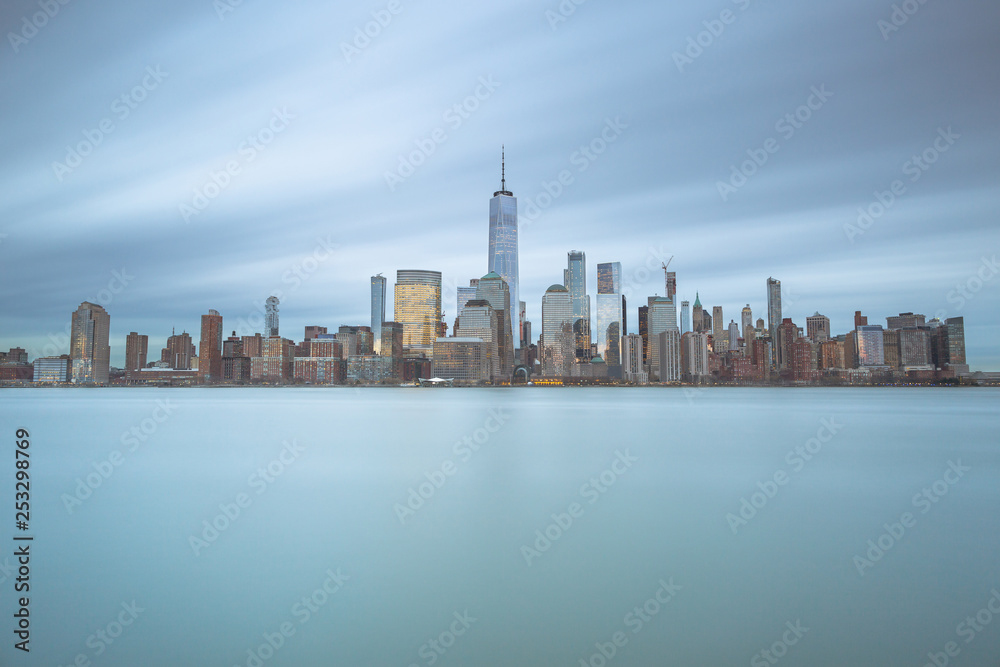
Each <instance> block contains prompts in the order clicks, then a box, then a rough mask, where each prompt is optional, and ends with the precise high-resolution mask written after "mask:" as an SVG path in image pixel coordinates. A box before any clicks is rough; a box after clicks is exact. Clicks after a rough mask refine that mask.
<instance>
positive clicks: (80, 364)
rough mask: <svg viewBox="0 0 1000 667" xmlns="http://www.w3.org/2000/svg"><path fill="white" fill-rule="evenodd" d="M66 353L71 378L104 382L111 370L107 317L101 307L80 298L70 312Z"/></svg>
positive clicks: (86, 382) (82, 382) (81, 382)
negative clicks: (69, 362)
mask: <svg viewBox="0 0 1000 667" xmlns="http://www.w3.org/2000/svg"><path fill="white" fill-rule="evenodd" d="M70 331H71V335H70V348H69V354H70V359H72V364H73V378H72V381H73V382H74V383H77V384H107V382H108V375H109V373H110V369H111V346H110V344H109V339H110V338H109V337H110V334H111V317H110V316H109V315H108V313H107V311H105V310H104V308H103V307H102V306H99V305H97V304H96V303H90V302H89V301H84V302H83V303H81V304H80V307H79V308H77V309H76V311H75V312H74V313H73V321H72V325H71V330H70Z"/></svg>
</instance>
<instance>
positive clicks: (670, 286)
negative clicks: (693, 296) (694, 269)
mask: <svg viewBox="0 0 1000 667" xmlns="http://www.w3.org/2000/svg"><path fill="white" fill-rule="evenodd" d="M666 281H667V282H666V288H667V298H668V299H670V300H671V301H676V300H675V299H674V297H676V296H677V272H675V271H667V272H666Z"/></svg>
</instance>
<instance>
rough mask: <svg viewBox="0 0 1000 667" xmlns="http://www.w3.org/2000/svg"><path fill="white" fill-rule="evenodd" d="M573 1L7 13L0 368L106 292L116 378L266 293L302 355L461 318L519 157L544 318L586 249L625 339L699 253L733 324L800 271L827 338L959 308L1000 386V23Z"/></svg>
mask: <svg viewBox="0 0 1000 667" xmlns="http://www.w3.org/2000/svg"><path fill="white" fill-rule="evenodd" d="M46 1H48V2H50V3H51V5H50V6H49V5H46ZM576 2H578V3H579V4H576ZM576 2H573V1H571V0H564V1H563V2H562V3H561V4H560V3H559V2H557V0H550V1H548V2H524V1H516V0H514V1H509V2H504V3H468V2H449V1H441V2H431V3H428V2H420V3H415V2H413V3H411V2H408V1H407V0H397V1H394V2H391V3H390V2H381V1H376V2H371V1H363V2H352V3H325V2H311V1H309V0H301V1H299V2H283V3H279V2H273V1H267V0H242V2H239V1H238V0H217V1H216V2H214V3H213V2H212V1H211V0H195V1H192V0H175V1H174V2H170V3H160V4H159V5H155V4H151V3H133V2H129V3H126V2H111V1H109V2H101V3H87V2H78V1H76V2H73V1H70V2H68V3H67V4H65V5H63V4H59V2H58V1H57V0H43V1H42V2H37V1H36V2H29V1H27V0H8V1H6V2H4V3H3V8H2V10H0V13H2V14H0V26H2V32H3V35H4V43H3V44H2V45H0V81H2V83H3V88H2V90H3V95H2V100H0V104H2V108H3V121H4V122H3V123H2V124H0V179H2V182H3V188H2V190H0V266H2V267H3V276H4V279H3V281H2V286H0V294H2V301H3V304H4V307H3V317H2V319H0V349H4V350H6V349H7V348H8V347H11V346H22V347H25V348H27V349H28V350H29V353H30V356H31V357H32V358H33V357H35V356H40V355H42V354H43V353H44V354H52V353H61V352H67V351H68V339H66V338H65V333H64V332H65V331H66V329H67V327H68V324H69V321H70V314H71V312H72V311H73V310H74V309H75V308H76V307H77V306H78V305H79V303H80V302H81V301H84V300H91V301H97V302H99V303H103V304H105V305H106V307H107V309H108V311H109V312H110V314H111V345H112V364H113V365H121V364H122V363H123V360H124V340H125V336H126V335H127V333H128V332H129V331H138V332H140V333H145V334H148V335H149V336H150V350H151V355H152V354H153V350H158V349H159V348H160V347H161V346H162V345H163V344H164V342H165V339H166V337H167V336H168V335H169V334H170V331H171V329H172V328H174V327H176V329H177V330H178V331H181V330H187V331H189V332H192V333H193V335H194V338H195V339H196V340H197V338H198V333H197V332H198V327H199V322H200V315H201V314H203V313H205V312H207V310H208V309H209V308H214V309H217V310H219V311H220V312H221V313H222V314H223V316H224V318H225V328H226V329H227V331H228V330H232V329H235V328H237V327H238V326H240V323H244V326H252V325H253V323H255V322H256V321H257V318H256V316H255V315H254V314H255V313H257V312H258V311H259V310H260V309H261V308H262V304H263V301H264V299H265V298H266V297H267V296H269V295H270V294H278V295H279V296H280V298H281V324H282V333H283V334H284V335H286V336H289V337H293V338H295V339H296V340H299V339H301V337H302V327H303V326H305V325H312V324H318V325H325V326H328V327H331V328H336V327H337V326H339V325H341V324H367V323H368V319H369V311H368V307H369V306H368V290H369V287H368V286H369V277H370V276H371V275H373V274H375V273H379V272H381V273H383V274H384V275H386V276H387V277H388V279H389V284H390V285H392V283H393V282H394V280H395V271H396V270H397V269H408V268H416V269H433V270H440V271H442V272H443V273H444V280H445V298H444V301H445V311H446V313H447V315H446V318H447V319H448V321H449V323H450V322H451V321H452V320H453V318H454V314H455V293H454V287H455V286H456V285H458V284H467V281H468V279H469V278H472V277H479V276H481V275H482V274H484V273H485V272H486V268H487V263H486V262H487V257H486V252H487V230H488V200H489V198H490V197H491V196H492V193H493V191H494V190H497V189H499V185H500V183H499V180H500V147H501V145H502V144H505V145H506V155H507V187H508V188H509V189H511V190H512V191H513V192H514V194H515V195H517V196H518V198H519V204H520V210H521V227H522V228H521V236H520V259H521V266H520V272H521V298H522V299H523V300H525V301H526V302H527V308H528V317H529V319H531V320H533V321H534V322H536V323H537V322H539V321H540V308H541V305H540V304H541V296H542V293H543V292H544V290H545V289H546V287H547V286H548V285H550V284H552V283H554V282H561V281H562V269H563V268H564V267H565V265H566V253H567V251H569V250H583V251H585V252H586V253H587V259H588V273H589V277H588V288H589V290H590V292H591V293H594V292H596V264H597V263H598V262H606V261H620V262H622V265H623V269H624V273H625V277H626V285H627V287H628V290H629V291H628V294H629V297H630V299H629V304H630V314H629V319H630V322H635V319H633V318H635V308H636V307H637V306H638V305H639V303H640V302H645V297H646V296H649V295H653V294H662V293H663V273H662V271H660V270H659V268H658V267H659V265H660V262H661V261H662V260H663V259H666V258H669V257H670V256H673V257H674V259H673V263H672V265H671V270H676V271H677V276H678V290H679V293H680V296H681V298H683V299H689V300H691V301H692V302H693V301H694V297H695V293H696V291H697V292H699V293H700V295H701V300H702V303H703V304H704V305H705V306H706V307H710V306H714V305H721V306H722V307H723V309H724V313H725V319H726V321H727V322H728V320H729V319H731V318H736V319H739V309H740V308H741V307H742V306H743V305H744V304H746V303H749V304H750V305H751V307H752V308H753V310H754V316H755V317H758V316H761V315H764V312H765V306H766V300H765V299H766V293H765V281H766V279H767V278H768V276H774V277H776V278H778V279H780V280H781V281H782V284H783V287H784V300H785V315H786V316H791V317H792V318H793V319H794V320H795V321H796V323H798V324H799V325H804V324H805V317H806V316H807V315H811V314H812V313H813V312H814V311H820V312H822V313H824V314H826V315H828V316H829V317H830V318H831V320H832V326H833V329H834V332H836V333H843V332H845V331H846V330H847V329H848V328H850V327H851V326H852V322H853V313H854V311H855V310H861V311H863V312H864V313H865V314H866V315H868V317H869V319H870V321H871V322H872V323H881V324H884V323H885V320H884V318H885V316H886V315H892V314H895V313H899V312H901V311H914V312H920V313H925V314H927V316H928V317H931V316H934V315H944V316H949V317H951V316H958V315H961V316H964V317H965V326H966V336H967V344H968V352H969V362H970V364H971V365H972V367H973V368H974V369H975V368H978V369H984V370H997V369H1000V346H998V345H997V343H996V341H997V338H998V335H1000V276H997V275H995V273H996V272H997V271H998V270H1000V267H996V268H995V267H994V265H993V264H992V262H993V261H994V258H995V257H996V254H995V253H997V252H998V251H1000V247H998V246H1000V242H998V241H1000V238H998V228H997V222H998V221H997V211H998V208H1000V207H998V204H1000V188H998V182H997V176H998V173H1000V169H998V166H1000V165H998V159H1000V157H998V156H1000V150H998V149H1000V124H998V123H997V118H998V112H1000V108H998V106H1000V105H998V93H1000V80H998V79H1000V68H998V67H997V63H998V62H1000V42H998V41H997V40H996V34H995V33H996V26H997V25H998V24H1000V5H998V4H997V3H996V2H993V1H992V0H952V1H951V2H936V1H934V0H931V1H929V2H926V3H924V4H919V3H918V2H916V0H908V2H904V3H902V4H898V3H897V7H898V9H894V3H893V2H890V1H888V0H885V1H877V0H876V1H873V0H844V1H843V2H838V3H800V2H793V1H792V0H772V1H768V2H763V1H761V0H735V1H734V0H716V1H713V2H682V3H661V2H635V1H625V2H615V3H611V2H601V1H599V0H589V1H582V0H576ZM903 5H905V7H904V6H903ZM46 6H47V7H48V10H47V11H48V14H46V13H45V11H46V10H45V7H46ZM907 12H909V13H907ZM39 26H40V27H39ZM366 33H367V34H366ZM560 178H562V181H563V183H559V180H560ZM880 200H881V201H880ZM859 209H862V210H865V211H867V212H868V217H861V218H860V220H859ZM959 288H961V289H962V290H964V291H965V293H964V294H963V293H962V292H960V291H959ZM390 311H391V305H390ZM389 315H390V316H391V312H390V313H389ZM632 326H633V327H634V325H632ZM539 328H540V327H539V326H538V325H537V324H536V326H535V330H536V335H537V330H538V329H539Z"/></svg>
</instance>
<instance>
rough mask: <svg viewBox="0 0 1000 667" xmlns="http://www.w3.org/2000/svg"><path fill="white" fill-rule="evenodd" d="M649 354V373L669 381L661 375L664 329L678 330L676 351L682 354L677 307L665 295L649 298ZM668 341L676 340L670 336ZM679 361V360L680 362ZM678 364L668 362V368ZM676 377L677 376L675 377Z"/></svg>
mask: <svg viewBox="0 0 1000 667" xmlns="http://www.w3.org/2000/svg"><path fill="white" fill-rule="evenodd" d="M648 327H649V354H647V355H646V359H648V361H649V375H650V379H652V377H653V375H654V374H655V375H656V376H657V379H658V380H660V381H661V382H664V381H667V379H668V378H663V377H660V369H661V367H662V366H661V361H660V355H661V349H660V343H661V342H663V339H661V337H660V334H661V333H663V332H664V331H672V332H676V333H677V336H676V342H677V346H676V348H675V349H676V352H677V354H678V355H679V354H680V330H679V329H678V328H677V308H676V306H674V302H673V301H671V300H670V299H668V298H667V297H665V296H656V297H650V299H649V325H648ZM666 340H667V341H668V342H672V341H674V337H673V336H671V337H668V338H667V339H666ZM678 363H679V362H678ZM677 365H678V364H674V363H672V362H671V363H668V364H667V367H668V368H674V367H676V366H677ZM673 379H676V378H673Z"/></svg>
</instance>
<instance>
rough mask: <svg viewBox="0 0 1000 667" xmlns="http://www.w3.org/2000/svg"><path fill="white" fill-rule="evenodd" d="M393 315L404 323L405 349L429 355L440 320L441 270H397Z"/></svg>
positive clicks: (400, 322)
mask: <svg viewBox="0 0 1000 667" xmlns="http://www.w3.org/2000/svg"><path fill="white" fill-rule="evenodd" d="M393 317H394V318H395V320H396V322H398V323H399V324H400V325H402V327H403V351H404V353H423V354H425V355H427V356H431V354H433V349H434V340H435V339H436V338H437V329H438V323H439V322H440V321H441V272H440V271H420V270H416V269H400V270H398V271H396V291H395V299H394V300H393Z"/></svg>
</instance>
